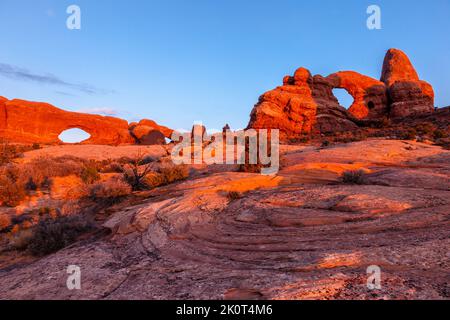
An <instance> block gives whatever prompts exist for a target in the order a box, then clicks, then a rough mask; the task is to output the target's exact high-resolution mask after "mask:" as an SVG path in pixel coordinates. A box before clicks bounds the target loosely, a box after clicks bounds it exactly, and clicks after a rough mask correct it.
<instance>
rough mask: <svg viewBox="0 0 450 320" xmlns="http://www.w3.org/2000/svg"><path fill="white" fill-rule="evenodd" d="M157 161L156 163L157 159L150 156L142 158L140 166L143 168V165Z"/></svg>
mask: <svg viewBox="0 0 450 320" xmlns="http://www.w3.org/2000/svg"><path fill="white" fill-rule="evenodd" d="M155 161H156V159H155V158H154V157H152V156H150V155H146V156H144V157H143V158H142V160H141V162H140V165H141V166H143V165H146V164H149V163H152V162H155Z"/></svg>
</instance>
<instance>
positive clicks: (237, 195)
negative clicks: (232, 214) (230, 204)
mask: <svg viewBox="0 0 450 320" xmlns="http://www.w3.org/2000/svg"><path fill="white" fill-rule="evenodd" d="M241 198H242V194H241V193H240V192H238V191H230V192H228V193H227V199H228V200H230V201H235V200H239V199H241Z"/></svg>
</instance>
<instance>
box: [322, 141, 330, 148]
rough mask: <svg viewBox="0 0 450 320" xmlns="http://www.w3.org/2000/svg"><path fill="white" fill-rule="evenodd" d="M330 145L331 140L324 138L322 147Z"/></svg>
mask: <svg viewBox="0 0 450 320" xmlns="http://www.w3.org/2000/svg"><path fill="white" fill-rule="evenodd" d="M329 145H330V141H328V140H324V141H322V145H321V147H322V148H326V147H328V146H329Z"/></svg>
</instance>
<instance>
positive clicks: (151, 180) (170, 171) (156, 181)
mask: <svg viewBox="0 0 450 320" xmlns="http://www.w3.org/2000/svg"><path fill="white" fill-rule="evenodd" d="M188 177H189V168H188V167H187V166H185V165H174V164H164V165H162V166H161V167H160V168H159V169H158V171H157V172H152V173H149V174H147V176H146V177H145V184H146V185H147V187H148V188H156V187H159V186H164V185H168V184H171V183H174V182H177V181H182V180H185V179H187V178H188Z"/></svg>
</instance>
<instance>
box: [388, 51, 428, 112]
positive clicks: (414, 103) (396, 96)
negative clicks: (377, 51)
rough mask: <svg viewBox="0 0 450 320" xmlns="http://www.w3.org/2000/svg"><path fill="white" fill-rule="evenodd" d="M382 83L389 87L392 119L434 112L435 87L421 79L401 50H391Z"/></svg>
mask: <svg viewBox="0 0 450 320" xmlns="http://www.w3.org/2000/svg"><path fill="white" fill-rule="evenodd" d="M381 81H383V82H384V83H385V84H386V85H387V86H388V92H389V97H390V99H391V103H392V104H391V113H390V115H391V117H393V118H399V117H406V116H410V115H419V114H424V113H431V112H433V111H434V91H433V87H432V86H431V85H430V84H429V83H427V82H425V81H422V80H420V79H419V76H418V74H417V72H416V70H415V69H414V67H413V65H412V63H411V61H410V60H409V58H408V56H407V55H406V54H405V53H404V52H403V51H401V50H398V49H390V50H389V51H388V52H387V54H386V57H385V59H384V63H383V71H382V75H381Z"/></svg>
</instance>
